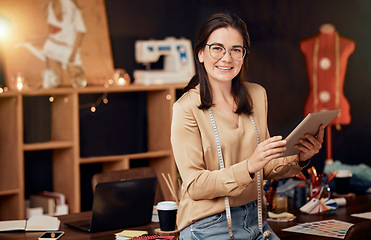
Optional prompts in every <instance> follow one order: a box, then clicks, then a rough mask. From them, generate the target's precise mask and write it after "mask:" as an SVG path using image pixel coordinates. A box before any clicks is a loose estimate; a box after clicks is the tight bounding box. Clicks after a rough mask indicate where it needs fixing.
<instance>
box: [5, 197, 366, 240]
mask: <svg viewBox="0 0 371 240" xmlns="http://www.w3.org/2000/svg"><path fill="white" fill-rule="evenodd" d="M369 211H371V194H366V195H360V196H357V197H356V199H354V200H351V201H349V202H348V204H347V206H346V207H340V208H339V209H337V210H336V212H335V213H333V214H323V215H308V214H303V213H300V211H299V210H294V209H292V210H290V212H291V213H294V214H295V216H296V219H295V220H294V221H292V222H288V223H277V222H269V225H270V226H271V228H272V229H273V231H274V232H275V233H276V234H277V235H278V236H279V237H280V238H281V239H282V240H297V239H299V238H300V240H306V239H316V240H322V239H323V240H329V239H335V238H328V237H319V236H314V235H307V234H298V233H292V232H285V231H281V229H283V228H287V227H291V226H294V225H296V224H300V223H305V222H314V221H321V220H328V219H337V220H340V221H345V222H350V223H360V222H363V221H366V219H363V218H358V217H352V216H350V215H351V214H353V213H362V212H369ZM89 216H90V212H84V213H74V214H69V215H64V216H59V219H60V220H61V231H64V232H65V235H64V236H63V237H62V239H61V240H81V239H84V240H85V239H87V240H89V239H91V240H93V239H94V240H114V239H115V236H114V233H116V232H119V231H120V230H114V231H106V232H99V233H87V232H83V231H79V230H75V229H73V228H69V227H67V226H65V225H64V222H69V221H74V220H79V219H83V218H86V217H89ZM158 227H159V224H158V223H152V224H149V225H146V226H143V227H137V228H130V229H140V230H146V231H148V232H149V233H150V234H154V229H156V228H158ZM40 235H41V232H8V233H0V239H1V240H2V239H4V240H5V239H6V240H21V239H22V240H37V239H38V237H39V236H40Z"/></svg>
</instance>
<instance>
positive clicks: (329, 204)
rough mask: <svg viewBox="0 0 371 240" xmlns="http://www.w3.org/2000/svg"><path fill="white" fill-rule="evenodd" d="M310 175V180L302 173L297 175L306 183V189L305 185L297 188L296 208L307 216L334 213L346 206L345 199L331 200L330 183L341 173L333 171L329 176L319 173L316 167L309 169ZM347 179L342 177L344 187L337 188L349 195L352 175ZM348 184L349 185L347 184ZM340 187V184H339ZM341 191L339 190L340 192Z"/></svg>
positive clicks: (347, 175) (299, 185)
mask: <svg viewBox="0 0 371 240" xmlns="http://www.w3.org/2000/svg"><path fill="white" fill-rule="evenodd" d="M307 171H308V174H309V180H308V179H307V178H306V177H305V175H304V174H303V173H302V172H300V173H299V174H297V175H296V177H297V178H299V179H300V180H303V181H304V182H305V183H306V187H305V186H304V185H303V184H298V186H296V187H295V195H294V197H295V199H294V206H295V208H299V209H300V211H301V212H304V213H307V214H321V213H332V212H334V211H336V210H337V209H338V207H340V206H345V205H346V203H347V201H346V199H345V198H342V197H338V198H334V199H332V198H331V194H332V193H331V189H330V188H329V187H328V184H329V183H330V181H332V180H333V179H334V178H336V177H337V176H338V175H339V171H334V169H332V170H331V171H330V172H329V174H326V175H325V174H324V173H320V174H318V173H317V170H316V169H315V167H314V166H312V167H311V168H308V169H307ZM344 176H345V177H343V176H341V177H340V178H341V185H342V187H339V186H338V187H337V188H338V189H341V193H345V194H348V191H349V190H348V189H346V188H347V187H348V186H349V179H346V178H350V177H351V173H350V175H349V174H345V175H344ZM346 182H348V184H346ZM338 185H339V183H338ZM338 191H339V190H338Z"/></svg>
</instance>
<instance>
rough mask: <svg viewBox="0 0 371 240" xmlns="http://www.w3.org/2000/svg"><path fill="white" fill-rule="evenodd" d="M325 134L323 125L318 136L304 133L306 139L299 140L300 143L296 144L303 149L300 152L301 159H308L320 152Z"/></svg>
mask: <svg viewBox="0 0 371 240" xmlns="http://www.w3.org/2000/svg"><path fill="white" fill-rule="evenodd" d="M324 134H325V128H324V127H323V125H321V126H320V127H319V130H318V134H317V136H316V137H314V136H312V135H310V134H308V133H307V134H305V135H304V136H305V137H306V139H300V140H299V143H300V144H296V145H295V146H294V147H295V148H297V149H299V150H300V151H301V152H300V154H299V160H300V161H306V160H308V159H309V158H311V157H313V156H314V155H315V154H317V153H318V152H319V150H320V149H321V148H322V143H323V136H324Z"/></svg>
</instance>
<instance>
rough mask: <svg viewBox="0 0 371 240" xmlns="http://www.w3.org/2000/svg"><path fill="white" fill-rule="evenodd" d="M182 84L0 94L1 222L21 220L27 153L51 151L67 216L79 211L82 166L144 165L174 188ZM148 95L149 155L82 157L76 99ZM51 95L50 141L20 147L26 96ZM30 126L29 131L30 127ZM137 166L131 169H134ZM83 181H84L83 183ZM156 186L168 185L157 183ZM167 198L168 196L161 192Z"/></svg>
mask: <svg viewBox="0 0 371 240" xmlns="http://www.w3.org/2000/svg"><path fill="white" fill-rule="evenodd" d="M184 86H185V83H179V84H163V85H139V84H131V85H129V86H125V87H117V86H116V87H115V86H111V87H108V88H105V87H103V86H88V87H85V88H76V89H75V88H55V89H37V90H25V91H21V92H17V91H7V92H3V93H0V120H1V121H0V122H4V123H7V124H3V125H0V142H1V143H2V144H0V220H3V219H9V218H12V219H24V212H25V211H24V210H25V209H24V207H25V205H24V199H25V196H24V195H25V183H24V181H25V180H26V179H25V178H24V161H25V159H24V158H25V154H24V153H25V152H28V151H44V150H53V154H52V173H53V176H52V177H53V191H55V192H61V193H63V194H64V195H65V196H66V199H67V200H68V202H69V207H70V212H71V213H76V212H80V210H81V207H80V204H81V190H82V189H81V176H80V168H81V166H82V165H83V164H91V163H102V171H103V172H105V171H114V170H121V169H129V168H130V167H131V165H130V163H131V161H139V162H140V161H141V160H147V159H148V161H143V162H145V163H146V164H148V165H149V166H150V167H152V168H153V169H154V170H155V171H156V173H157V175H160V174H161V173H169V174H170V175H171V177H172V180H173V182H174V183H176V177H177V169H176V165H175V161H174V158H173V154H172V150H171V143H170V126H171V116H172V106H173V104H174V102H175V101H176V97H177V96H176V94H177V90H179V89H183V88H184ZM131 92H144V93H146V96H145V98H146V121H147V129H146V130H147V131H146V132H147V143H146V145H147V146H146V149H148V152H143V153H134V154H122V155H115V156H99V157H83V158H82V157H81V155H80V154H81V152H80V141H81V140H80V134H81V132H80V109H79V105H80V102H79V101H80V96H82V95H84V94H102V93H131ZM40 96H53V97H54V101H53V102H52V103H51V104H50V108H51V118H50V125H51V129H50V133H51V135H50V139H53V140H52V141H47V142H41V143H24V141H25V140H24V122H23V120H24V116H23V115H24V111H25V110H26V109H27V110H29V109H30V106H28V105H26V104H24V101H23V100H24V98H25V97H30V98H33V97H40ZM31 127H32V126H31ZM133 165H135V164H133ZM84 181H85V179H84ZM159 182H160V185H162V186H163V187H164V188H166V183H165V182H164V181H162V180H161V179H160V181H159ZM164 195H165V196H164V198H165V199H171V194H170V193H168V192H165V194H164Z"/></svg>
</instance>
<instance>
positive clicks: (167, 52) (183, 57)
mask: <svg viewBox="0 0 371 240" xmlns="http://www.w3.org/2000/svg"><path fill="white" fill-rule="evenodd" d="M160 56H165V57H164V67H163V69H161V70H158V69H156V70H150V69H149V66H150V63H153V62H157V61H158V60H159V58H160ZM135 60H136V61H137V63H142V64H144V65H146V67H147V69H146V70H134V74H133V75H134V83H138V84H147V85H149V84H165V83H187V82H188V81H189V80H191V78H192V77H193V75H194V74H195V66H194V60H193V53H192V44H191V41H190V40H188V39H176V38H174V37H168V38H165V39H164V40H146V41H143V40H141V41H136V42H135Z"/></svg>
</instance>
